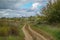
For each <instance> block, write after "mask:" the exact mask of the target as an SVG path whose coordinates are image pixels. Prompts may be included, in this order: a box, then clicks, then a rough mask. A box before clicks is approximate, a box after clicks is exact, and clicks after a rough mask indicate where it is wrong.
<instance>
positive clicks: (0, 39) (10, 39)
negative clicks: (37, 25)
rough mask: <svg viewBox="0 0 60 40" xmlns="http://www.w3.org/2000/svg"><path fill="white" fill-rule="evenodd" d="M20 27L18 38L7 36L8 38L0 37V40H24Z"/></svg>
mask: <svg viewBox="0 0 60 40" xmlns="http://www.w3.org/2000/svg"><path fill="white" fill-rule="evenodd" d="M21 28H22V25H20V33H19V34H20V35H19V36H9V37H0V40H24V34H23V32H22V30H21Z"/></svg>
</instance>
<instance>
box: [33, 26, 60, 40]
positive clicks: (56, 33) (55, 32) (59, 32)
mask: <svg viewBox="0 0 60 40" xmlns="http://www.w3.org/2000/svg"><path fill="white" fill-rule="evenodd" d="M32 28H33V29H35V30H43V31H45V32H47V33H48V34H49V35H51V36H53V37H54V40H60V28H58V27H55V26H51V25H37V26H32Z"/></svg>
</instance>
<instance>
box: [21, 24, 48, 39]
mask: <svg viewBox="0 0 60 40" xmlns="http://www.w3.org/2000/svg"><path fill="white" fill-rule="evenodd" d="M25 27H26V25H24V27H23V28H22V30H23V33H24V35H25V40H47V39H46V38H45V37H44V36H42V35H41V34H39V33H37V32H36V31H34V30H32V29H31V28H30V26H28V27H27V28H28V29H29V31H30V32H31V34H32V35H31V34H30V33H29V31H28V30H27V29H26V28H25Z"/></svg>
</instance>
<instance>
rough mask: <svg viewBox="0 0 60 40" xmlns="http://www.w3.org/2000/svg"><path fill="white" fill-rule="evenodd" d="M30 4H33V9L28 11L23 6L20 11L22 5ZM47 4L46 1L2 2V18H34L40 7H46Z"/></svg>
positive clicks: (0, 6) (0, 7)
mask: <svg viewBox="0 0 60 40" xmlns="http://www.w3.org/2000/svg"><path fill="white" fill-rule="evenodd" d="M30 2H32V6H31V8H30V7H29V9H27V8H26V7H24V6H23V7H22V9H20V7H21V6H22V5H24V4H28V3H30ZM45 2H46V0H0V17H5V16H6V17H21V16H34V15H36V13H37V11H38V10H39V6H44V5H45V4H46V3H45ZM23 8H26V9H23ZM40 8H41V7H40ZM35 9H36V10H35Z"/></svg>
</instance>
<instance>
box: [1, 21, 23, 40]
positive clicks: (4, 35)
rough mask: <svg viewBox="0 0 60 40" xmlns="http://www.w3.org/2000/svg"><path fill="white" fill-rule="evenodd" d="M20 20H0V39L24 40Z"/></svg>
mask: <svg viewBox="0 0 60 40" xmlns="http://www.w3.org/2000/svg"><path fill="white" fill-rule="evenodd" d="M22 27H23V25H22V24H21V23H20V22H15V21H8V20H7V21H5V20H0V40H24V34H23V31H22Z"/></svg>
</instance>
